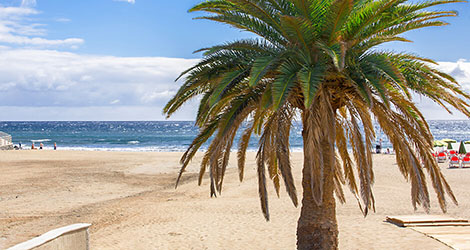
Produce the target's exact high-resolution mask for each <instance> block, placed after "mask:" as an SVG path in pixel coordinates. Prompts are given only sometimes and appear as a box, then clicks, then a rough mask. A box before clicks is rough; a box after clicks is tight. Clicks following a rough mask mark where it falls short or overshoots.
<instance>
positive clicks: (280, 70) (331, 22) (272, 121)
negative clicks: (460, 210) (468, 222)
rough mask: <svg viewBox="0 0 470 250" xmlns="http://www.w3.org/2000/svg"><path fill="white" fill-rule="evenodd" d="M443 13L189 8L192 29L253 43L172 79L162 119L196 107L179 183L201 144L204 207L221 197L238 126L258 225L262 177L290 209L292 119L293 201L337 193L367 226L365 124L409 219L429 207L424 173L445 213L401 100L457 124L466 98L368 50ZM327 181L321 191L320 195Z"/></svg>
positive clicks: (417, 67) (423, 129) (414, 62)
mask: <svg viewBox="0 0 470 250" xmlns="http://www.w3.org/2000/svg"><path fill="white" fill-rule="evenodd" d="M455 2H461V1H458V0H444V1H425V2H419V3H417V2H408V1H404V0H401V1H398V0H359V1H352V0H209V1H205V2H202V3H200V4H197V5H196V6H194V7H193V8H192V9H191V10H190V11H191V12H193V11H203V12H207V13H209V14H208V15H207V16H203V17H199V19H208V20H214V21H217V22H221V23H226V24H229V25H231V26H233V27H235V28H237V29H241V30H245V31H248V32H252V33H254V34H256V35H257V38H256V39H244V40H237V41H234V42H229V43H226V44H222V45H217V46H213V47H209V48H204V49H201V50H199V51H200V52H204V58H203V59H202V60H201V61H200V62H199V63H198V64H196V65H194V66H193V67H191V68H190V69H188V70H186V71H185V72H183V73H182V74H181V76H180V77H185V81H184V84H183V85H182V86H181V88H180V89H179V91H178V92H177V94H176V95H175V96H174V97H173V98H172V99H171V100H170V101H169V102H168V104H167V105H166V107H165V108H164V112H165V113H166V114H167V115H168V116H170V115H171V114H173V113H174V112H175V111H176V110H178V109H179V108H180V107H181V105H182V104H183V103H185V102H187V101H188V100H190V99H191V98H193V97H196V96H202V99H201V101H200V105H199V110H198V113H197V118H196V124H197V125H198V126H199V127H200V128H201V129H200V133H199V135H198V136H197V137H196V138H195V139H194V141H193V143H192V144H191V145H190V146H189V148H188V150H187V151H186V152H185V153H184V155H183V157H182V159H181V163H182V168H181V172H180V177H181V174H182V173H183V172H184V171H185V168H186V166H187V165H188V164H189V162H190V160H191V159H192V157H193V156H194V155H195V153H196V151H197V150H198V149H199V148H200V147H201V145H202V144H203V143H204V142H206V141H208V140H209V139H211V138H212V140H211V143H210V146H209V148H208V150H207V152H206V153H205V155H204V157H203V159H202V163H201V169H200V176H199V183H201V180H202V178H203V175H204V173H205V172H206V169H208V172H209V175H210V188H211V195H216V193H217V192H221V190H222V184H223V181H224V173H225V171H226V167H227V164H228V159H229V155H230V149H231V148H232V144H233V141H234V138H235V134H236V133H237V131H238V130H239V128H240V127H241V125H242V124H243V123H244V122H246V123H247V124H248V125H247V127H246V128H245V129H244V130H243V131H242V136H241V139H240V141H239V142H238V153H237V154H238V155H237V156H238V169H239V176H240V180H242V179H243V173H244V165H245V152H246V150H247V147H248V142H249V140H250V137H251V136H252V134H253V133H255V134H258V135H260V142H259V150H258V153H257V166H258V168H257V172H258V180H259V194H260V199H261V207H262V211H263V213H264V215H265V217H266V219H269V212H268V204H267V192H266V179H267V178H266V176H268V177H269V178H270V179H271V180H272V181H273V182H274V186H275V189H276V191H277V192H278V194H279V189H280V186H281V184H280V183H281V179H282V180H283V182H284V185H285V188H286V190H287V193H288V194H289V196H290V198H291V199H292V201H293V203H294V205H296V206H297V204H298V198H297V191H296V187H295V186H294V180H293V175H292V172H291V164H290V160H289V132H290V129H291V125H292V120H293V119H294V118H295V117H301V119H302V125H303V138H304V153H305V154H308V155H309V156H305V161H304V171H303V178H304V183H307V184H306V186H304V189H305V187H307V189H311V190H310V191H309V193H305V192H304V196H305V195H306V194H308V195H310V196H311V198H312V199H313V201H314V203H315V204H317V205H319V204H322V203H323V202H325V199H326V198H325V197H326V196H325V195H324V194H325V192H327V191H325V190H327V189H328V188H329V186H331V187H332V190H333V192H334V193H335V194H336V197H337V198H338V199H339V200H340V201H342V202H344V195H343V190H342V186H343V185H347V186H348V187H349V189H350V190H351V192H352V193H353V194H354V195H355V196H356V198H357V201H358V203H359V206H360V208H361V210H362V211H363V212H364V214H367V213H368V211H369V210H370V209H373V208H374V196H373V193H372V189H371V186H372V185H373V183H374V173H373V169H372V156H371V150H372V146H373V145H372V144H373V142H374V140H375V132H374V122H377V124H379V125H380V127H381V129H382V130H383V131H384V133H385V134H386V135H387V136H388V138H389V139H390V142H391V143H392V144H393V147H394V149H395V151H396V160H397V163H398V168H399V170H400V171H401V173H402V174H403V175H404V177H405V178H406V179H407V180H409V181H410V182H411V191H412V192H411V193H412V205H413V206H414V207H415V209H416V206H417V205H421V206H423V207H424V208H425V210H428V209H429V206H430V202H429V193H428V190H427V183H426V178H425V174H424V172H425V170H426V171H427V172H428V174H429V176H430V179H431V181H432V186H433V188H434V190H435V191H436V193H437V197H438V199H439V202H440V206H441V208H442V210H444V211H445V209H446V199H445V195H446V194H447V195H448V196H449V197H450V198H451V200H453V201H454V202H456V199H455V197H454V195H453V194H452V191H451V189H450V187H449V185H448V183H447V182H446V180H445V179H444V177H443V175H442V174H441V172H440V169H439V167H438V165H437V163H436V162H435V160H434V159H433V157H432V155H431V149H432V146H433V136H432V134H431V132H430V130H429V127H428V125H427V123H426V121H425V119H424V117H423V115H422V114H421V112H420V111H419V110H418V109H417V107H416V105H415V104H414V103H413V100H412V96H413V94H419V95H422V96H425V97H427V98H429V99H431V100H433V101H434V102H436V103H437V104H439V105H441V106H442V107H443V108H445V109H448V106H449V105H450V106H452V107H454V108H456V109H457V110H459V111H460V112H462V113H464V114H465V115H467V116H470V112H469V110H468V107H469V104H468V103H469V102H468V99H470V96H469V95H468V94H467V93H465V92H464V91H462V90H461V88H460V86H459V85H458V83H457V82H456V81H455V80H454V79H453V78H452V77H451V76H449V75H447V74H445V73H442V72H440V71H439V70H437V69H436V67H435V64H436V63H435V62H434V61H432V60H430V59H426V58H422V57H419V56H416V55H413V54H408V53H396V52H391V51H383V50H379V49H377V46H378V45H381V44H384V43H387V42H391V41H403V42H409V41H408V40H407V39H406V38H404V37H402V36H401V35H402V34H403V33H405V32H407V31H410V30H416V29H420V28H424V27H429V26H442V25H446V24H447V23H445V22H444V21H442V20H440V19H441V18H443V17H452V16H456V12H454V11H437V10H429V7H432V6H438V5H442V4H447V3H455ZM348 147H349V148H350V149H351V150H348ZM424 169H425V170H424ZM330 175H331V176H332V177H331V178H332V179H331V180H332V181H331V182H329V183H328V185H326V184H325V183H326V182H327V181H328V178H327V177H326V176H330ZM178 180H179V178H178ZM304 199H305V197H304Z"/></svg>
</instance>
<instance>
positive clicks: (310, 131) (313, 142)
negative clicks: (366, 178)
mask: <svg viewBox="0 0 470 250" xmlns="http://www.w3.org/2000/svg"><path fill="white" fill-rule="evenodd" d="M302 122H303V124H304V128H303V129H304V131H303V133H304V135H307V138H305V137H304V154H309V155H311V156H312V157H305V160H304V165H305V166H308V167H310V168H311V169H310V171H309V173H310V176H309V178H310V179H311V181H310V183H311V185H312V186H311V188H312V195H313V199H314V201H315V202H316V203H317V204H321V203H322V202H323V180H324V178H323V175H324V171H325V170H324V166H325V165H327V166H328V167H330V168H332V169H330V170H327V171H334V169H333V168H334V167H335V164H334V162H335V151H334V150H335V149H334V148H335V147H334V142H335V137H336V136H335V122H336V121H335V116H334V111H333V108H332V107H331V96H330V93H329V91H328V90H327V89H326V88H325V87H322V88H321V89H320V90H319V91H318V92H317V95H316V97H315V100H314V101H313V104H312V106H311V107H310V108H309V109H306V110H304V112H303V113H302ZM326 163H329V164H326Z"/></svg>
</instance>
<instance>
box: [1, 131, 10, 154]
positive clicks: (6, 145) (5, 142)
mask: <svg viewBox="0 0 470 250" xmlns="http://www.w3.org/2000/svg"><path fill="white" fill-rule="evenodd" d="M9 149H13V143H12V141H11V135H9V134H7V133H4V132H2V131H0V150H9Z"/></svg>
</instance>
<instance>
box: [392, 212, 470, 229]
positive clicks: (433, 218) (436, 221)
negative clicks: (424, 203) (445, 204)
mask: <svg viewBox="0 0 470 250" xmlns="http://www.w3.org/2000/svg"><path fill="white" fill-rule="evenodd" d="M386 221H388V222H390V223H393V224H395V225H397V226H400V227H409V226H413V225H415V226H416V225H419V226H467V224H468V225H470V224H469V223H468V220H466V219H456V218H452V217H448V216H444V215H403V216H387V217H386ZM452 223H454V225H452Z"/></svg>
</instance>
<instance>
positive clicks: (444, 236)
mask: <svg viewBox="0 0 470 250" xmlns="http://www.w3.org/2000/svg"><path fill="white" fill-rule="evenodd" d="M411 229H412V230H415V231H417V232H420V233H422V234H424V235H426V236H428V237H431V238H433V239H435V240H437V241H440V242H442V243H444V244H445V245H447V246H449V247H451V248H453V249H459V250H464V249H467V250H470V227H460V226H456V227H413V228H411Z"/></svg>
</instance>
